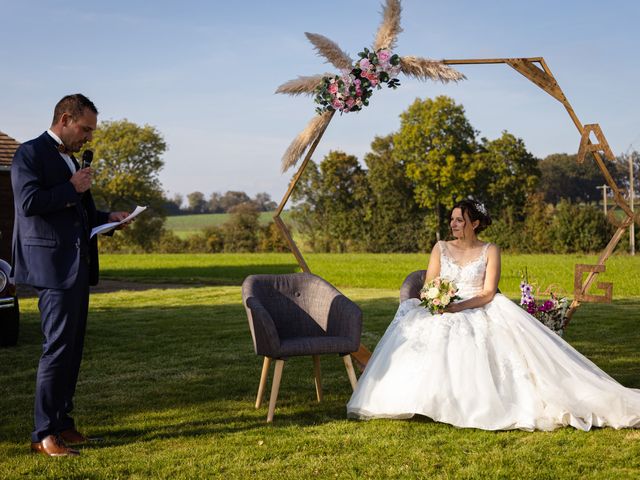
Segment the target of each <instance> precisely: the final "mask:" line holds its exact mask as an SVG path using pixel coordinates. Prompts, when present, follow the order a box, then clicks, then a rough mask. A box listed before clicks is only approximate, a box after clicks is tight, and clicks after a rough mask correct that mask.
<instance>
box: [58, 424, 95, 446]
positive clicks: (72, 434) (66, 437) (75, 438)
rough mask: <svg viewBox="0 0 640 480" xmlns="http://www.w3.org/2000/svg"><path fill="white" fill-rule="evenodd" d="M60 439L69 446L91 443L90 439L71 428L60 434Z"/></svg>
mask: <svg viewBox="0 0 640 480" xmlns="http://www.w3.org/2000/svg"><path fill="white" fill-rule="evenodd" d="M60 438H62V440H63V441H64V443H68V444H71V445H73V444H79V443H87V442H89V441H90V439H89V438H87V437H85V436H84V435H83V434H81V433H80V432H79V431H78V430H76V429H75V428H69V429H68V430H65V431H63V432H60Z"/></svg>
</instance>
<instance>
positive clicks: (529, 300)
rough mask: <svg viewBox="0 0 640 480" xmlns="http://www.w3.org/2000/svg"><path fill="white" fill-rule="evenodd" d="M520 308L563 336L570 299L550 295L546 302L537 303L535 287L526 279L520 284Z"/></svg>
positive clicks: (553, 294)
mask: <svg viewBox="0 0 640 480" xmlns="http://www.w3.org/2000/svg"><path fill="white" fill-rule="evenodd" d="M520 293H521V296H520V306H521V307H522V308H524V309H525V310H526V311H527V312H529V313H530V314H531V315H533V316H534V317H535V318H537V319H538V320H539V321H540V322H541V323H542V324H543V325H545V326H546V327H548V328H549V329H551V330H553V331H554V332H555V333H557V334H558V335H560V336H562V333H563V331H564V326H565V323H566V319H567V310H568V309H569V299H568V298H567V297H558V296H557V295H556V294H555V293H553V292H551V293H550V298H549V299H548V300H545V301H544V302H542V303H540V302H536V299H535V296H534V293H533V286H532V285H531V284H530V283H529V282H528V281H527V280H526V279H525V280H522V281H521V282H520Z"/></svg>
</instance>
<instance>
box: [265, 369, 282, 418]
mask: <svg viewBox="0 0 640 480" xmlns="http://www.w3.org/2000/svg"><path fill="white" fill-rule="evenodd" d="M283 368H284V360H276V367H275V370H274V372H273V384H272V385H271V398H270V399H269V413H267V422H273V414H274V412H275V411H276V401H277V400H278V391H279V390H280V380H282V369H283Z"/></svg>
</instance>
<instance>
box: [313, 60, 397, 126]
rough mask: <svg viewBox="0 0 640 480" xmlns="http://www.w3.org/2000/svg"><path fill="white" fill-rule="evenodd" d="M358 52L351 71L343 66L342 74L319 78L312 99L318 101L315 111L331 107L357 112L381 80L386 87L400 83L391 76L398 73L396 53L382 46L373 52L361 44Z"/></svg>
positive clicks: (329, 109) (328, 109)
mask: <svg viewBox="0 0 640 480" xmlns="http://www.w3.org/2000/svg"><path fill="white" fill-rule="evenodd" d="M358 56H359V57H360V60H358V61H357V62H356V65H355V67H354V68H353V69H352V70H351V71H348V70H344V71H343V73H342V75H335V76H333V77H324V78H323V79H322V83H320V85H319V86H318V88H317V89H316V92H315V94H316V96H315V102H316V103H317V104H319V105H320V106H319V107H318V108H316V111H317V112H318V113H319V114H321V113H323V112H325V111H333V110H338V111H340V112H344V113H346V112H357V111H358V110H362V107H365V106H367V105H369V97H371V94H372V93H373V89H374V88H378V89H380V88H382V84H383V83H386V84H387V86H388V87H390V88H397V87H398V85H400V81H399V80H398V79H397V78H395V77H396V76H397V75H398V74H400V57H399V56H398V55H396V54H394V53H392V52H391V51H390V50H388V49H386V48H383V49H380V50H378V51H377V52H372V51H370V50H369V49H368V48H365V49H364V51H363V52H360V53H358Z"/></svg>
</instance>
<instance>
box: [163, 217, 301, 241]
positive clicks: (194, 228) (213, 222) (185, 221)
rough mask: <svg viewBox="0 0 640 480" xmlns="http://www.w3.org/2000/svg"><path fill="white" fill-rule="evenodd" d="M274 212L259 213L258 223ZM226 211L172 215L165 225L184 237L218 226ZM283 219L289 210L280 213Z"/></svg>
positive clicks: (268, 218) (267, 220)
mask: <svg viewBox="0 0 640 480" xmlns="http://www.w3.org/2000/svg"><path fill="white" fill-rule="evenodd" d="M273 213H274V212H262V213H260V217H259V220H260V223H262V224H267V223H269V222H270V221H272V220H273ZM229 215H230V214H228V213H202V214H198V215H172V216H170V217H167V221H166V223H165V226H166V228H167V229H169V230H171V231H173V233H175V234H176V235H178V236H179V237H180V238H186V237H188V236H190V235H194V234H196V233H199V232H200V231H201V230H202V229H203V228H206V227H211V226H217V227H219V226H220V225H222V224H223V223H225V222H226V221H227V220H229ZM281 217H282V219H283V220H284V221H288V219H289V212H288V211H284V212H282V215H281Z"/></svg>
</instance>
